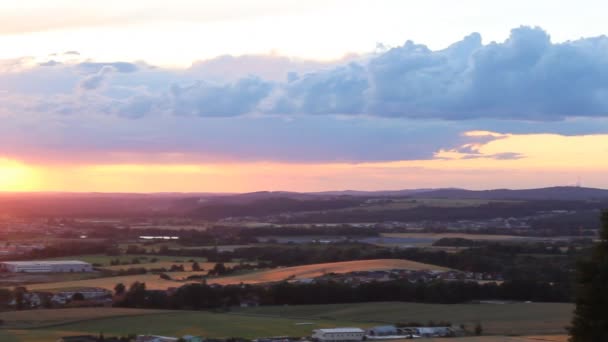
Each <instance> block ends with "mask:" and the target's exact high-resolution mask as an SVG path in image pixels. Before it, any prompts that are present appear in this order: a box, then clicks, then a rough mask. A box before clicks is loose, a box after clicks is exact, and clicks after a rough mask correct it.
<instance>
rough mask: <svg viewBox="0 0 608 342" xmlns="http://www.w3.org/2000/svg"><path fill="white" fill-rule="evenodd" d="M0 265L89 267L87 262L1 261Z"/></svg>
mask: <svg viewBox="0 0 608 342" xmlns="http://www.w3.org/2000/svg"><path fill="white" fill-rule="evenodd" d="M0 264H8V265H16V266H20V265H22V266H30V265H38V266H44V265H65V264H78V265H89V263H88V262H84V261H80V260H31V261H2V262H0Z"/></svg>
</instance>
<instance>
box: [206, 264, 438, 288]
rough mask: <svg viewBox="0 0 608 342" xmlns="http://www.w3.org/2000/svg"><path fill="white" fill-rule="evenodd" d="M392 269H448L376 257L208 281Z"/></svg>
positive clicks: (272, 279) (254, 280)
mask: <svg viewBox="0 0 608 342" xmlns="http://www.w3.org/2000/svg"><path fill="white" fill-rule="evenodd" d="M392 269H406V270H447V268H445V267H441V266H436V265H430V264H423V263H419V262H415V261H410V260H400V259H374V260H357V261H345V262H333V263H324V264H313V265H304V266H295V267H283V268H276V269H271V270H267V271H260V272H251V273H246V274H242V275H237V276H227V277H221V278H215V279H210V280H209V281H208V282H209V283H214V284H222V285H227V284H240V283H245V284H256V283H268V282H275V281H282V280H286V279H302V278H314V277H319V276H322V275H324V274H327V273H348V272H354V271H377V270H392Z"/></svg>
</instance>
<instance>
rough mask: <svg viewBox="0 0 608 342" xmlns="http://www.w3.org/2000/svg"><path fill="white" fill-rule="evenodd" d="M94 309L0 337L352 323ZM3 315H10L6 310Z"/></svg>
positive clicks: (241, 332)
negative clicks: (76, 317)
mask: <svg viewBox="0 0 608 342" xmlns="http://www.w3.org/2000/svg"><path fill="white" fill-rule="evenodd" d="M64 310H72V309H64ZM97 310H99V311H104V310H110V312H109V313H106V314H105V317H104V316H102V315H100V314H97V315H96V316H87V314H86V313H85V314H83V316H82V319H81V320H79V321H72V322H69V321H66V322H63V323H54V324H48V323H47V324H45V323H40V324H39V325H38V326H39V328H35V329H34V327H35V325H32V328H30V329H24V328H15V329H13V328H11V327H8V329H9V330H0V338H1V337H3V335H5V336H6V339H2V341H10V340H11V339H13V340H15V341H25V342H34V341H36V342H38V341H40V342H42V341H56V340H57V338H59V337H61V336H66V335H82V334H99V332H103V333H104V335H106V336H109V335H113V334H115V335H126V334H137V333H140V334H157V335H165V336H183V335H186V334H188V335H201V336H205V337H216V338H219V337H231V336H238V337H245V338H255V337H262V336H277V335H283V336H284V335H295V336H307V335H310V333H311V330H312V329H316V328H324V327H335V326H348V325H352V324H353V323H352V322H342V321H333V320H305V321H302V320H300V319H294V318H275V317H272V318H268V317H257V316H248V315H229V314H225V313H212V312H208V311H164V312H154V311H149V312H146V310H142V312H141V313H140V314H137V313H134V314H127V315H124V314H122V313H121V312H118V313H116V315H117V316H116V317H108V316H111V315H112V314H114V313H115V312H114V310H115V309H114V308H103V309H97ZM80 313H82V312H80ZM57 314H60V315H61V313H57V312H53V313H52V315H57ZM6 315H7V316H9V318H10V313H9V314H6ZM31 316H32V317H35V313H34V312H32V314H31ZM69 316H70V317H72V316H74V314H69ZM26 319H27V318H26ZM31 319H35V318H31ZM31 319H30V320H31ZM301 323H306V324H301ZM360 325H361V324H360ZM369 325H370V324H367V325H365V326H369ZM362 326H363V325H362ZM6 328H7V327H5V329H6Z"/></svg>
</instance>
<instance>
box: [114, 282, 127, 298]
mask: <svg viewBox="0 0 608 342" xmlns="http://www.w3.org/2000/svg"><path fill="white" fill-rule="evenodd" d="M125 290H126V287H125V284H123V283H118V284H116V286H114V293H115V294H116V295H117V296H120V295H121V294H123V293H125Z"/></svg>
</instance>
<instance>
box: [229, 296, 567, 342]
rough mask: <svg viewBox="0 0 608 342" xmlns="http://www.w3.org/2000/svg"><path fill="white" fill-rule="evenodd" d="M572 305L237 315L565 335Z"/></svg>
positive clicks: (302, 309)
mask: <svg viewBox="0 0 608 342" xmlns="http://www.w3.org/2000/svg"><path fill="white" fill-rule="evenodd" d="M573 309H574V306H573V305H572V304H564V303H513V304H449V305H447V304H420V303H401V302H384V303H361V304H330V305H299V306H289V307H284V306H266V307H257V308H242V309H241V308H239V309H236V311H235V312H236V313H238V314H248V315H262V316H271V317H298V318H323V319H335V320H345V321H352V322H375V323H376V324H378V325H382V324H390V323H397V322H420V323H423V324H424V323H427V322H428V321H431V320H432V321H435V322H436V321H449V322H451V323H453V324H455V325H459V324H466V325H468V326H469V327H472V326H474V325H475V324H476V323H477V322H480V323H481V324H482V325H483V328H484V332H485V333H487V334H491V335H530V334H539V335H540V334H543V335H544V334H563V333H564V332H565V327H566V326H567V325H568V324H569V322H570V319H571V317H572V310H573Z"/></svg>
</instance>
